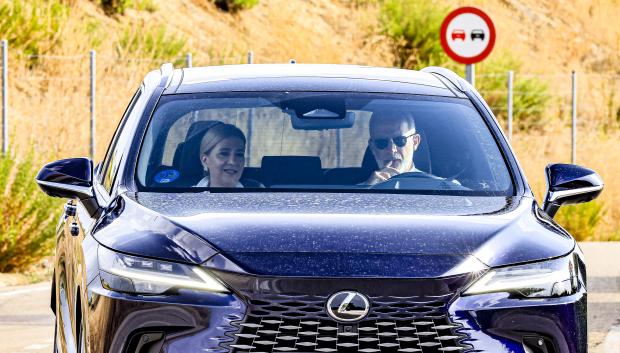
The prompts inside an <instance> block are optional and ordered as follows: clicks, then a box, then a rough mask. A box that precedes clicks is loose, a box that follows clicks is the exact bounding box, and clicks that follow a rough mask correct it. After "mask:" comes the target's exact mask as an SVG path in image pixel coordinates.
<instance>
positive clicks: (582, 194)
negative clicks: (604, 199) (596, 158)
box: [543, 164, 604, 217]
mask: <svg viewBox="0 0 620 353" xmlns="http://www.w3.org/2000/svg"><path fill="white" fill-rule="evenodd" d="M545 174H546V175H547V195H545V202H544V203H543V210H544V211H545V212H546V213H547V214H548V215H549V216H550V217H553V216H555V214H556V213H557V212H558V210H559V209H560V206H562V205H572V204H577V203H584V202H588V201H592V200H594V199H595V198H596V197H597V196H598V195H599V194H600V193H601V191H603V185H604V183H603V179H601V177H600V176H599V175H598V174H597V173H596V172H595V171H593V170H591V169H588V168H584V167H580V166H578V165H574V164H549V165H548V166H547V167H546V168H545Z"/></svg>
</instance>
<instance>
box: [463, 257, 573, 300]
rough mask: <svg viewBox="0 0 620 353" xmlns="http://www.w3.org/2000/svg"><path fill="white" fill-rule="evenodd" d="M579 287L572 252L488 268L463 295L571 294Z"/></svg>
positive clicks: (529, 295)
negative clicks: (530, 261)
mask: <svg viewBox="0 0 620 353" xmlns="http://www.w3.org/2000/svg"><path fill="white" fill-rule="evenodd" d="M577 289H579V278H578V266H577V259H576V255H575V254H571V255H569V256H565V257H563V258H560V259H554V260H547V261H541V262H535V263H530V264H526V265H519V266H510V267H504V268H497V269H492V270H490V271H489V272H487V273H485V274H484V275H483V276H482V277H480V278H479V279H478V280H477V281H476V282H474V284H473V285H471V286H470V287H469V288H468V289H467V290H465V292H464V293H463V295H472V294H483V293H496V292H505V293H510V294H511V295H515V296H519V297H523V298H545V297H560V296H565V295H571V294H574V293H575V292H577Z"/></svg>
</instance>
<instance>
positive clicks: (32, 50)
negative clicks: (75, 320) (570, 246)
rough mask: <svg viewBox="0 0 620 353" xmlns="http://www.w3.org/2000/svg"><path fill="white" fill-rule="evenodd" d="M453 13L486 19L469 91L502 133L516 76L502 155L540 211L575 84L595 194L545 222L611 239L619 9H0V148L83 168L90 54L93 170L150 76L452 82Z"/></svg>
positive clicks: (382, 3)
mask: <svg viewBox="0 0 620 353" xmlns="http://www.w3.org/2000/svg"><path fill="white" fill-rule="evenodd" d="M460 5H473V6H478V7H480V8H482V9H484V10H485V11H486V12H488V13H489V14H490V16H491V17H492V18H493V20H494V22H495V26H496V28H497V33H498V35H497V38H498V39H497V43H496V48H495V50H494V52H493V53H492V54H491V56H490V57H489V58H488V60H487V61H485V62H484V63H482V64H480V65H477V68H476V69H477V74H478V76H477V86H478V88H479V89H480V90H481V92H482V94H483V96H485V98H486V99H487V100H488V101H489V102H490V105H491V106H492V107H493V108H494V110H495V112H496V114H497V116H498V118H499V119H500V122H502V123H504V119H505V116H506V113H505V75H506V71H507V70H514V71H515V102H516V106H515V124H516V128H517V129H516V132H515V135H514V136H513V142H512V144H513V147H514V149H515V151H516V153H517V157H518V158H519V159H520V161H521V163H522V165H523V167H524V168H525V170H526V173H527V175H528V177H529V182H530V184H531V185H532V188H533V189H534V190H535V192H536V194H537V196H538V197H539V198H540V197H542V196H543V195H544V192H545V187H546V186H545V180H544V174H543V170H544V166H545V165H546V164H547V163H550V162H570V130H569V126H570V79H571V77H570V72H571V70H576V71H577V73H578V82H579V94H578V102H579V133H578V151H577V158H578V160H577V162H578V163H580V164H584V165H586V166H588V167H591V168H593V169H595V170H597V171H598V172H600V174H601V175H602V176H603V178H604V179H605V180H606V181H607V185H606V189H605V191H604V193H603V195H602V197H601V198H600V201H598V202H597V203H595V204H592V205H588V206H580V207H582V208H581V209H572V208H570V209H566V211H562V212H561V214H560V215H559V217H558V219H559V221H560V223H562V224H563V225H565V226H567V228H569V230H571V231H572V232H573V234H574V235H575V236H576V237H578V238H581V239H600V240H609V239H620V233H618V231H616V229H620V227H619V226H620V208H618V207H616V205H617V204H619V201H620V186H618V185H617V184H615V183H614V182H613V179H614V178H613V177H614V176H615V175H616V174H618V173H620V167H619V166H618V165H617V164H615V163H613V162H612V161H615V160H618V159H620V149H619V148H618V142H617V141H618V138H620V133H618V128H619V125H620V109H619V108H620V98H619V95H618V93H617V92H618V88H620V65H618V64H620V54H619V53H620V24H618V21H617V19H616V17H617V14H618V13H620V2H619V1H615V0H609V1H584V0H576V1H573V2H565V1H559V0H557V1H550V0H542V1H535V0H490V1H481V0H476V1H467V2H465V1H438V2H422V1H420V2H418V1H414V0H292V1H291V0H165V1H164V0H92V1H89V0H13V1H9V0H0V37H3V38H7V39H8V40H9V41H10V81H9V88H10V93H9V100H10V128H11V130H10V131H11V148H12V150H13V151H14V152H15V153H17V155H20V154H24V153H25V152H27V151H31V150H34V151H35V159H36V160H37V162H39V161H46V160H51V159H56V158H66V157H71V156H81V155H87V154H88V139H89V136H88V133H89V81H88V74H89V57H88V53H89V50H91V49H94V50H96V52H97V99H96V106H97V108H96V113H97V148H96V151H97V153H96V155H97V158H96V159H97V160H100V159H101V158H102V156H103V154H104V153H105V149H106V147H107V144H108V141H109V139H110V136H111V135H112V133H113V132H114V129H115V128H116V125H117V124H118V120H119V118H120V117H121V115H122V112H123V110H124V109H125V105H126V104H127V102H128V100H129V98H130V97H131V95H132V93H133V92H134V91H135V90H136V88H137V87H138V85H139V82H140V80H141V78H142V77H143V76H144V74H145V73H147V72H148V71H150V70H153V69H156V68H158V67H159V65H160V64H161V63H162V62H165V61H169V62H173V63H175V65H177V66H181V65H184V63H185V55H186V54H187V53H192V55H193V64H194V66H201V65H220V64H236V63H245V62H246V60H247V53H248V51H252V52H253V54H254V62H255V63H275V62H288V61H289V59H291V58H294V59H296V60H297V62H299V63H346V64H362V65H377V66H388V67H391V66H403V67H407V68H420V67H422V66H424V65H428V64H433V65H443V66H448V67H451V68H453V69H454V70H456V71H457V72H462V70H463V68H462V67H461V66H459V65H456V64H454V63H453V62H451V61H450V60H449V59H447V57H446V56H445V55H444V54H443V53H442V52H441V50H440V48H439V46H438V42H437V37H438V35H437V31H438V28H436V29H435V28H434V27H436V26H437V23H438V21H439V22H440V21H441V19H442V18H443V16H445V14H446V13H447V12H449V11H450V10H452V9H454V8H456V7H457V6H460Z"/></svg>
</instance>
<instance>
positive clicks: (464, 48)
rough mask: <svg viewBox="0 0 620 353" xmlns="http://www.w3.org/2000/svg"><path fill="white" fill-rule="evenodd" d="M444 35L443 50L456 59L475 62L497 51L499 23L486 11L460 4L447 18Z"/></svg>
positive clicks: (443, 30) (442, 38)
mask: <svg viewBox="0 0 620 353" xmlns="http://www.w3.org/2000/svg"><path fill="white" fill-rule="evenodd" d="M440 38H441V46H442V47H443V50H444V51H445V52H446V54H448V56H449V57H450V58H452V59H453V60H454V61H456V62H459V63H461V64H475V63H477V62H480V61H482V60H484V59H485V58H486V57H487V56H488V55H489V54H490V53H491V51H492V50H493V46H494V45H495V26H493V21H491V18H490V17H489V16H488V15H487V14H486V13H485V12H484V11H482V10H480V9H478V8H475V7H460V8H458V9H456V10H454V11H452V12H450V13H449V14H448V16H447V17H446V18H445V19H444V20H443V23H442V24H441V34H440Z"/></svg>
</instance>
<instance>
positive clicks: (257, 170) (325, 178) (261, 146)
mask: <svg viewBox="0 0 620 353" xmlns="http://www.w3.org/2000/svg"><path fill="white" fill-rule="evenodd" d="M144 141H145V142H144V144H143V146H142V148H141V152H140V157H139V167H138V169H137V173H136V176H137V181H138V184H139V185H140V187H141V188H143V189H152V190H157V189H166V190H168V191H169V190H179V191H183V190H186V189H187V188H193V187H206V188H215V187H229V188H232V187H236V188H238V187H246V188H254V189H256V188H261V189H265V190H263V191H266V190H267V189H272V190H284V189H286V190H289V191H290V190H293V191H299V192H304V191H308V190H309V191H312V190H345V191H346V190H355V191H356V192H364V191H366V190H368V191H380V192H391V191H394V190H399V192H400V191H411V192H422V193H425V192H432V193H446V194H451V193H456V194H463V193H465V194H467V193H470V194H472V195H474V194H475V195H481V194H482V195H486V194H489V195H498V194H500V195H510V194H512V193H513V184H512V180H511V176H510V172H509V170H508V168H507V166H506V162H505V159H504V157H503V155H502V153H501V151H500V149H499V146H498V145H497V143H496V141H495V139H494V138H493V136H492V134H491V132H490V130H489V128H488V126H487V125H486V123H485V122H484V119H483V118H482V117H481V116H480V114H479V113H478V111H477V110H476V109H475V108H474V107H473V106H472V105H471V103H470V102H469V100H467V99H461V98H446V97H435V96H419V95H402V94H370V93H350V92H349V93H338V92H327V93H321V92H245V93H239V92H237V93H226V94H223V93H222V94H214V93H210V94H209V95H203V94H183V95H168V96H163V97H162V99H161V100H160V102H159V104H158V106H157V107H156V110H155V113H154V115H153V118H152V120H151V122H150V125H149V127H148V129H147V136H146V137H145V139H144ZM203 149H208V150H207V151H205V150H203ZM235 151H237V152H235ZM235 153H236V155H235ZM235 191H239V190H235Z"/></svg>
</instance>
